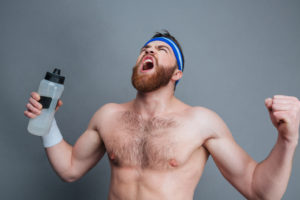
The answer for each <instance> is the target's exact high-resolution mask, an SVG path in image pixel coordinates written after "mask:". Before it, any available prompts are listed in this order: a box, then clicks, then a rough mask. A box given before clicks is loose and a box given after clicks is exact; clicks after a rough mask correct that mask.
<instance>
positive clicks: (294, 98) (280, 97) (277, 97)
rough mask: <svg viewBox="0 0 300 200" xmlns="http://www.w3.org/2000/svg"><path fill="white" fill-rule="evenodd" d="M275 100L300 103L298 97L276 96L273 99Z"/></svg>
mask: <svg viewBox="0 0 300 200" xmlns="http://www.w3.org/2000/svg"><path fill="white" fill-rule="evenodd" d="M273 98H274V99H289V100H293V101H295V100H296V101H299V100H298V98H297V97H294V96H285V95H274V97H273Z"/></svg>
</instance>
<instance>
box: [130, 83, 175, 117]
mask: <svg viewBox="0 0 300 200" xmlns="http://www.w3.org/2000/svg"><path fill="white" fill-rule="evenodd" d="M175 100H176V98H175V97H174V91H173V90H172V89H170V88H169V87H162V88H159V89H158V90H155V91H152V92H147V93H142V92H138V93H137V96H136V98H135V100H134V101H133V107H134V110H135V111H136V112H137V113H140V114H141V115H142V116H144V117H153V116H155V115H158V114H161V113H164V112H166V111H167V110H168V111H169V110H170V108H171V107H172V105H173V103H174V102H175Z"/></svg>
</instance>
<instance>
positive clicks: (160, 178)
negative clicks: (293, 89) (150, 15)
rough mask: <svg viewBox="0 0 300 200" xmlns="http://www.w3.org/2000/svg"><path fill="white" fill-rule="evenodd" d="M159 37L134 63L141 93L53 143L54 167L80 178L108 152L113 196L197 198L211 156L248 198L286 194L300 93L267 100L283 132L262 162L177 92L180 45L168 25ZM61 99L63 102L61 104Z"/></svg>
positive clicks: (37, 107)
mask: <svg viewBox="0 0 300 200" xmlns="http://www.w3.org/2000/svg"><path fill="white" fill-rule="evenodd" d="M154 38H155V39H154V40H151V41H149V42H147V43H146V45H145V46H143V48H142V49H141V52H140V55H139V57H138V59H137V62H136V65H135V67H134V69H133V75H132V83H133V86H134V87H135V88H136V89H137V96H136V98H135V99H133V100H132V101H130V102H127V103H124V104H114V103H110V104H106V105H104V106H103V107H101V108H100V109H99V110H98V111H97V112H96V113H95V114H94V116H93V117H92V119H91V121H90V123H89V125H88V128H87V130H86V131H85V132H84V133H83V134H82V135H81V136H80V138H79V139H78V140H77V142H76V143H75V145H74V147H73V146H71V145H69V144H68V143H67V142H66V141H65V140H63V139H61V140H59V141H57V142H55V143H54V144H52V145H50V146H47V148H46V152H47V156H48V157H49V161H50V163H51V165H52V166H53V169H54V170H55V171H56V173H57V174H58V175H59V176H60V177H61V178H62V180H64V181H67V182H72V181H76V180H78V179H79V178H80V177H82V176H83V175H84V174H85V173H87V172H88V171H89V170H90V169H91V168H92V167H93V166H95V165H96V164H97V163H98V161H99V160H100V159H101V158H102V157H103V155H104V154H105V152H107V154H108V157H109V161H110V166H111V181H110V190H109V196H108V199H110V200H119V199H120V200H134V199H136V200H152V199H153V200H168V199H170V200H177V199H178V200H192V199H193V196H194V190H195V188H196V185H197V183H198V182H199V179H200V177H201V175H202V172H203V169H204V166H205V164H206V162H207V159H208V157H209V155H211V156H212V158H213V160H214V161H215V163H216V165H217V167H218V168H219V169H220V171H221V173H222V174H223V176H224V177H225V178H226V179H227V180H228V181H229V182H230V183H231V184H232V185H233V186H234V187H235V188H236V189H237V190H238V191H239V192H240V193H241V194H242V195H244V196H245V197H246V198H247V199H271V200H276V199H281V198H282V196H283V194H284V192H285V190H286V187H287V184H288V180H289V176H290V173H291V168H292V160H293V155H294V152H295V149H296V146H297V144H298V137H299V119H300V102H299V100H298V99H297V98H296V97H289V96H282V95H276V96H274V97H273V98H267V99H266V100H265V105H266V108H267V109H268V111H269V114H270V118H271V121H272V123H273V124H274V126H275V127H276V129H277V130H278V139H277V142H276V144H275V146H274V148H273V150H272V151H271V153H270V154H269V156H268V157H267V158H266V159H265V160H264V161H262V162H260V163H257V162H256V161H254V160H253V159H252V158H251V157H250V156H249V155H248V154H247V153H246V152H245V151H244V150H243V149H242V148H241V147H240V146H239V145H238V144H237V143H236V142H235V141H234V139H233V137H232V135H231V133H230V131H229V129H228V128H227V126H226V124H225V123H224V122H223V120H222V119H221V118H220V117H219V116H218V115H217V114H216V113H215V112H213V111H211V110H209V109H207V108H204V107H191V106H189V105H187V104H184V103H183V102H182V101H180V100H178V99H177V98H176V97H175V96H174V89H175V88H174V87H175V85H176V83H177V81H178V80H179V79H180V78H181V77H182V68H183V62H184V60H183V55H182V51H181V48H180V46H179V44H178V42H177V41H176V39H175V38H174V37H172V36H171V35H170V34H169V33H168V32H164V33H158V34H156V35H155V36H154ZM31 96H32V97H31V98H30V100H29V103H28V104H27V109H28V110H26V111H25V113H24V114H25V115H26V116H27V117H29V118H34V117H36V116H37V115H39V114H40V112H41V108H42V106H41V104H39V103H38V100H39V98H40V96H39V95H38V94H37V93H35V92H33V93H32V94H31ZM61 105H62V101H59V102H58V106H57V109H58V108H59V107H60V106H61ZM54 129H55V130H54ZM52 132H59V130H58V129H57V128H52V129H51V131H50V133H49V135H50V136H48V137H52V136H51V134H53V133H52ZM53 137H55V136H53ZM46 142H47V141H46Z"/></svg>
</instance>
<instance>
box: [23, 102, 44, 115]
mask: <svg viewBox="0 0 300 200" xmlns="http://www.w3.org/2000/svg"><path fill="white" fill-rule="evenodd" d="M26 107H27V109H28V111H30V112H32V113H33V114H36V115H39V114H41V111H40V110H39V109H37V108H36V107H34V106H33V105H31V104H30V103H28V104H27V105H26Z"/></svg>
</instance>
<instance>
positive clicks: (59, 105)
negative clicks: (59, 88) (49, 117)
mask: <svg viewBox="0 0 300 200" xmlns="http://www.w3.org/2000/svg"><path fill="white" fill-rule="evenodd" d="M62 105H63V102H62V100H60V99H59V100H58V101H57V104H56V108H55V111H57V110H58V109H59V108H60V107H61V106H62Z"/></svg>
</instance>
